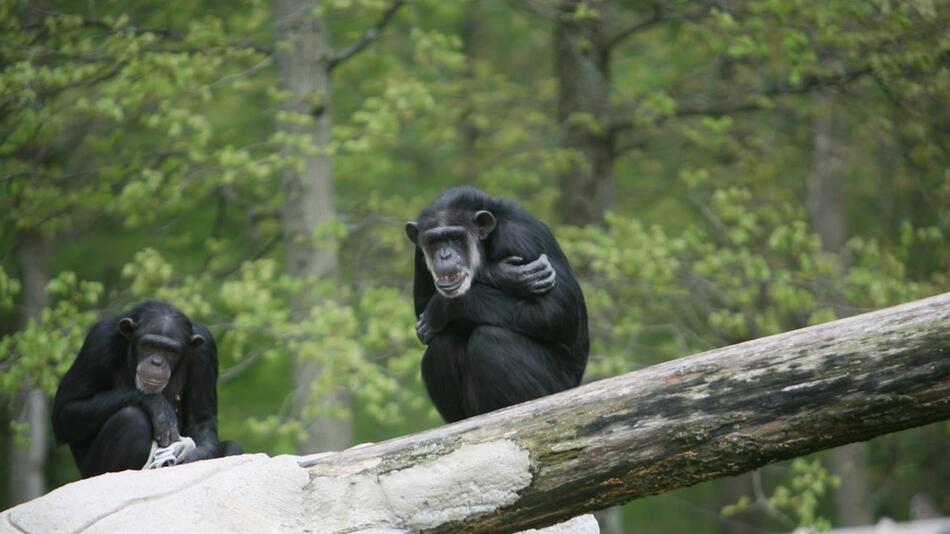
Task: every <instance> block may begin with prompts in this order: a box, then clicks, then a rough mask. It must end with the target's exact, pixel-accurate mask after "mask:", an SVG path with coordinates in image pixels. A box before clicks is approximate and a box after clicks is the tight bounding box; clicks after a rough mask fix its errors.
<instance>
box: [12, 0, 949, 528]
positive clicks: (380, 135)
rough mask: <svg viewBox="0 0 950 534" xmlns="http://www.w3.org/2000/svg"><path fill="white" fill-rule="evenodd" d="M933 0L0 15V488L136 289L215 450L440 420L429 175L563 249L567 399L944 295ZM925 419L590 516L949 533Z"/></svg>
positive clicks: (36, 489)
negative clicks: (199, 336)
mask: <svg viewBox="0 0 950 534" xmlns="http://www.w3.org/2000/svg"><path fill="white" fill-rule="evenodd" d="M948 27H950V4H948V3H947V2H943V1H939V0H938V1H933V0H906V1H901V0H825V1H818V0H786V1H781V0H760V1H751V0H749V1H747V0H717V1H698V0H675V1H660V0H508V1H501V0H497V1H496V0H485V1H450V2H446V1H441V0H411V1H402V0H324V1H315V0H306V1H294V0H274V2H273V3H267V2H262V1H257V0H252V1H242V2H232V1H222V0H207V1H203V0H166V1H163V2H155V1H152V0H142V1H136V2H131V3H130V2H119V1H101V2H91V1H63V2H55V1H51V0H37V1H26V0H0V335H2V338H0V400H2V415H0V417H2V418H3V421H5V422H8V423H9V424H2V425H0V439H2V441H3V443H4V444H5V445H4V446H3V447H2V452H0V470H2V471H3V472H4V474H5V476H4V477H3V478H4V480H7V481H8V483H7V484H5V485H4V487H3V488H2V489H0V505H2V506H3V507H7V506H10V505H12V504H15V503H17V502H21V501H23V500H25V499H29V498H32V497H35V496H37V495H39V494H42V493H43V492H45V491H49V490H50V489H52V488H55V487H57V486H60V485H62V484H65V483H67V482H70V481H72V480H75V479H77V478H78V474H77V471H76V469H75V467H74V466H73V465H72V459H71V457H70V455H69V453H68V451H67V450H66V449H65V448H63V447H60V448H57V447H55V444H54V443H53V441H52V438H51V435H50V432H49V414H48V410H49V404H50V398H51V395H52V394H53V393H54V392H55V388H56V385H57V382H58V379H59V377H60V376H61V375H62V373H64V372H65V370H66V369H67V368H68V367H69V365H70V363H71V361H72V359H73V358H74V356H75V354H76V352H77V351H78V348H79V346H80V344H81V342H82V339H83V336H84V334H85V331H86V329H87V328H88V327H89V326H90V325H91V324H92V323H93V322H95V321H96V320H97V319H98V318H100V317H102V316H103V315H105V314H107V313H114V312H117V311H120V310H123V309H126V308H128V307H129V306H130V305H131V304H133V303H135V302H137V301H139V300H142V299H145V298H153V297H154V298H161V299H165V300H168V301H170V302H172V303H174V304H175V305H176V306H179V307H180V308H181V309H182V310H184V311H185V312H186V313H187V314H189V315H190V316H191V317H193V318H194V319H195V320H198V321H200V322H203V323H205V324H207V325H208V326H209V327H210V328H211V330H212V332H213V333H214V335H215V337H216V339H217V341H218V346H219V349H220V360H221V368H222V369H221V380H220V383H219V400H220V413H219V417H220V432H221V434H222V436H223V437H225V438H226V439H236V440H238V441H239V442H241V443H242V444H243V445H244V447H245V449H246V450H247V451H249V452H266V453H268V454H281V453H312V452H317V451H320V450H337V449H340V448H343V447H346V446H348V445H350V444H354V443H360V442H366V441H380V440H384V439H387V438H390V437H395V436H399V435H403V434H406V433H409V432H413V431H417V430H421V429H425V428H430V427H433V426H436V425H438V424H440V420H439V418H438V416H437V414H436V412H435V410H434V409H433V408H432V407H431V405H430V403H429V402H428V399H427V398H426V396H425V393H424V390H423V389H422V386H421V383H420V379H419V360H420V358H421V354H422V346H421V345H420V344H419V342H418V341H417V340H416V338H415V335H414V332H413V324H414V322H415V321H414V317H413V313H412V306H411V285H412V276H411V270H412V257H413V252H412V246H411V244H410V243H409V242H408V241H407V240H406V238H405V236H404V233H403V230H402V227H403V225H404V223H405V221H407V220H409V219H411V218H412V217H413V216H414V215H415V214H416V213H417V212H418V210H419V209H420V208H421V207H422V206H424V205H425V204H426V203H427V202H429V201H431V199H432V198H433V197H434V196H435V195H436V194H437V193H438V192H439V191H441V190H443V189H445V188H447V187H450V186H453V185H459V184H469V185H475V186H477V187H480V188H482V189H484V190H486V191H488V192H490V193H492V194H496V195H499V196H504V197H507V198H510V199H513V200H516V201H518V202H519V203H520V204H522V205H523V206H524V207H526V208H528V209H529V210H531V211H532V212H533V213H535V214H536V215H538V216H539V217H541V218H542V219H543V220H545V221H547V222H548V223H549V224H550V225H551V226H552V228H553V229H554V230H555V233H556V235H557V236H558V238H559V239H560V241H561V243H562V245H563V247H564V249H565V251H566V252H567V254H568V257H569V258H570V259H571V261H572V264H573V266H574V268H575V270H576V271H577V272H578V274H579V276H580V278H581V281H582V283H583V286H584V290H585V293H586V297H587V302H588V307H589V309H590V327H591V333H592V347H591V349H592V350H591V362H590V365H589V368H588V373H587V378H586V380H588V381H593V380H597V379H599V378H603V377H606V376H611V375H615V374H618V373H623V372H626V371H630V370H633V369H638V368H642V367H645V366H649V365H652V364H654V363H657V362H661V361H665V360H669V359H672V358H676V357H679V356H684V355H687V354H691V353H695V352H698V351H702V350H706V349H710V348H713V347H718V346H723V345H729V344H733V343H738V342H741V341H744V340H748V339H753V338H756V337H760V336H764V335H769V334H773V333H777V332H782V331H786V330H791V329H795V328H799V327H803V326H807V325H810V324H815V323H820V322H824V321H828V320H832V319H834V318H838V317H844V316H848V315H853V314H857V313H861V312H863V311H867V310H872V309H876V308H880V307H884V306H888V305H892V304H897V303H900V302H904V301H908V300H912V299H915V298H918V297H924V296H928V295H933V294H937V293H940V292H944V291H947V290H948V289H950V249H948V247H947V246H946V239H947V237H946V236H947V232H948V222H950V209H948V207H950V170H948V169H950V166H948V156H950V154H948V143H947V141H948V139H950V106H948V105H947V103H948V102H950V34H948V32H947V30H946V29H947V28H948ZM947 457H950V424H948V423H946V422H944V423H940V424H935V425H931V426H928V427H924V428H919V429H914V430H910V431H906V432H902V433H898V434H894V435H889V436H884V437H882V438H878V439H875V440H873V441H871V442H869V443H866V444H855V445H850V446H847V447H842V448H839V449H835V450H833V451H827V452H824V453H820V454H816V455H813V456H811V457H809V458H805V459H799V460H796V461H792V462H786V463H782V464H777V465H773V466H768V467H765V468H762V469H760V470H758V471H756V472H754V473H750V474H747V475H743V476H740V477H735V478H730V479H724V480H717V481H712V482H707V483H704V484H700V485H697V486H695V487H692V488H687V489H684V490H679V491H675V492H672V493H669V494H665V495H660V496H656V497H651V498H648V499H642V500H639V501H636V502H634V503H631V504H629V505H627V506H625V507H624V508H623V510H622V511H619V512H618V511H615V512H614V513H612V514H607V515H605V521H606V523H605V532H608V533H609V532H622V531H636V532H639V533H652V532H656V533H662V532H684V531H689V532H694V533H696V534H702V533H714V532H730V533H732V532H738V533H745V532H781V531H789V530H791V529H793V528H794V527H796V526H799V525H803V526H816V527H821V528H827V527H829V526H843V525H853V524H863V523H871V522H874V521H875V520H877V519H878V518H880V517H885V516H886V517H891V518H895V519H898V520H906V519H910V518H917V517H927V516H932V515H935V514H942V515H947V514H950V484H948V481H950V462H947V461H946V458H947Z"/></svg>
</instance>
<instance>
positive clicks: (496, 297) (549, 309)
mask: <svg viewBox="0 0 950 534" xmlns="http://www.w3.org/2000/svg"><path fill="white" fill-rule="evenodd" d="M565 286H566V284H559V285H558V286H556V287H555V288H554V290H552V291H551V292H550V293H548V294H547V295H544V296H543V297H542V298H538V299H530V300H528V299H521V298H517V297H515V296H512V295H509V294H507V293H505V292H504V291H501V290H499V289H496V288H494V287H490V286H487V285H484V284H478V283H476V284H473V285H472V287H471V289H469V290H468V292H466V293H465V294H464V295H462V296H460V297H457V298H452V299H449V298H445V297H443V296H442V295H441V294H436V295H434V296H433V297H432V299H430V300H429V304H428V306H427V307H426V310H425V312H424V313H423V314H422V315H421V316H420V317H419V323H418V324H417V325H416V330H417V333H418V334H419V337H420V339H422V341H423V343H428V341H429V340H431V338H432V336H434V335H435V334H437V333H438V332H440V331H442V330H443V329H445V327H446V326H447V325H448V324H449V323H451V322H453V321H469V322H472V323H475V324H487V325H493V326H499V327H502V328H507V329H509V330H514V331H516V332H520V333H522V334H524V335H526V336H528V337H531V338H533V339H537V340H541V341H553V342H564V343H569V342H571V341H572V340H573V339H574V338H575V337H576V335H577V329H578V326H579V322H580V314H579V311H578V308H579V305H578V303H576V302H575V301H574V299H572V298H571V292H570V291H568V288H567V287H565Z"/></svg>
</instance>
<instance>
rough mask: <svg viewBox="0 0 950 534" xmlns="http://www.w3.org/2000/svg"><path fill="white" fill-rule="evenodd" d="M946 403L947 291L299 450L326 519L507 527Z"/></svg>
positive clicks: (840, 437) (793, 452) (728, 468)
mask: <svg viewBox="0 0 950 534" xmlns="http://www.w3.org/2000/svg"><path fill="white" fill-rule="evenodd" d="M947 418H950V293H945V294H943V295H938V296H936V297H931V298H929V299H924V300H919V301H915V302H912V303H908V304H905V305H901V306H896V307H893V308H887V309H885V310H881V311H878V312H874V313H868V314H865V315H861V316H857V317H852V318H849V319H843V320H840V321H835V322H832V323H826V324H823V325H818V326H813V327H809V328H804V329H801V330H796V331H793V332H788V333H785V334H780V335H775V336H770V337H766V338H762V339H758V340H754V341H749V342H746V343H741V344H739V345H734V346H731V347H725V348H721V349H716V350H712V351H709V352H705V353H702V354H698V355H695V356H692V357H688V358H683V359H680V360H675V361H671V362H667V363H664V364H660V365H657V366H654V367H651V368H648V369H644V370H641V371H636V372H633V373H629V374H626V375H623V376H618V377H614V378H610V379H606V380H602V381H599V382H594V383H591V384H587V385H584V386H581V387H579V388H576V389H573V390H569V391H566V392H563V393H560V394H558V395H553V396H550V397H545V398H542V399H539V400H536V401H532V402H529V403H524V404H520V405H517V406H513V407H511V408H507V409H504V410H500V411H497V412H493V413H490V414H486V415H483V416H479V417H474V418H471V419H467V420H465V421H461V422H459V423H455V424H452V425H448V426H444V427H441V428H437V429H433V430H430V431H427V432H422V433H419V434H416V435H413V436H408V437H405V438H399V439H395V440H391V441H388V442H384V443H380V444H376V445H370V446H366V447H358V448H353V449H349V450H347V451H344V452H342V453H339V454H334V455H321V456H317V457H314V458H311V459H306V458H305V459H302V460H301V465H302V466H304V467H306V468H307V469H308V470H309V474H310V479H309V480H310V483H309V485H308V486H307V488H306V490H305V491H306V492H307V494H306V495H305V499H306V501H305V502H307V503H308V504H307V506H308V507H309V508H310V509H311V510H313V512H314V513H315V514H317V517H318V518H319V520H328V521H331V522H330V523H325V525H326V528H327V531H329V532H335V531H337V530H334V528H335V527H334V526H333V525H344V526H345V525H349V526H350V527H355V526H360V527H365V528H369V527H370V526H390V527H397V526H398V527H399V528H407V529H409V530H413V531H416V530H418V531H422V532H430V533H436V532H463V531H464V532H514V531H518V530H522V529H526V528H531V527H536V526H542V525H547V524H551V523H554V522H556V521H558V520H562V519H565V518H569V517H573V516H576V515H578V514H582V513H585V512H588V511H591V510H597V509H601V508H604V507H607V506H611V505H614V504H619V503H622V502H627V501H629V500H632V499H635V498H638V497H643V496H647V495H654V494H657V493H662V492H666V491H669V490H672V489H675V488H679V487H684V486H689V485H692V484H695V483H697V482H701V481H704V480H709V479H713V478H718V477H724V476H731V475H736V474H739V473H743V472H746V471H749V470H751V469H755V468H757V467H759V466H762V465H765V464H768V463H771V462H776V461H780V460H786V459H788V458H792V457H796V456H801V455H804V454H809V453H812V452H815V451H818V450H821V449H826V448H830V447H835V446H839V445H842V444H845V443H850V442H855V441H863V440H867V439H870V438H872V437H875V436H879V435H882V434H886V433H889V432H895V431H898V430H903V429H906V428H911V427H915V426H921V425H925V424H928V423H932V422H936V421H941V420H945V419H947ZM357 502H358V503H361V505H360V506H359V507H355V506H353V503H357ZM356 508H360V509H356ZM339 531H340V532H343V531H349V530H343V527H341V528H340V530H339Z"/></svg>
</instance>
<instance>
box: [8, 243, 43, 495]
mask: <svg viewBox="0 0 950 534" xmlns="http://www.w3.org/2000/svg"><path fill="white" fill-rule="evenodd" d="M16 262H17V267H18V269H19V271H20V281H21V283H22V287H23V294H22V302H21V307H20V314H19V315H20V318H19V319H20V328H21V329H23V328H26V327H27V325H28V324H29V323H30V321H33V320H37V319H39V317H40V314H41V313H42V312H43V308H45V307H46V284H47V283H48V282H49V243H48V241H47V240H46V237H45V236H44V235H43V234H42V233H40V232H39V231H36V230H28V231H23V232H20V233H19V234H18V235H17V247H16ZM13 413H14V414H15V417H16V425H17V427H19V428H25V429H26V432H25V434H24V435H20V436H19V439H20V440H24V439H25V440H26V441H25V442H20V443H18V439H17V436H14V437H13V440H12V442H11V444H10V501H11V504H17V503H21V502H25V501H28V500H30V499H35V498H36V497H39V496H40V495H42V494H43V493H45V492H46V457H47V454H48V452H49V429H48V427H47V420H48V418H47V399H46V393H44V392H43V390H41V389H38V388H33V387H30V388H28V389H27V390H26V391H25V392H23V393H22V394H21V395H19V396H18V398H16V399H14V408H13Z"/></svg>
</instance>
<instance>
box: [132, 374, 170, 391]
mask: <svg viewBox="0 0 950 534" xmlns="http://www.w3.org/2000/svg"><path fill="white" fill-rule="evenodd" d="M166 382H167V381H166V380H162V379H160V378H149V377H142V376H140V375H136V376H135V385H136V387H138V389H139V391H141V392H143V393H158V392H159V391H161V390H163V389H165V384H166Z"/></svg>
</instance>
